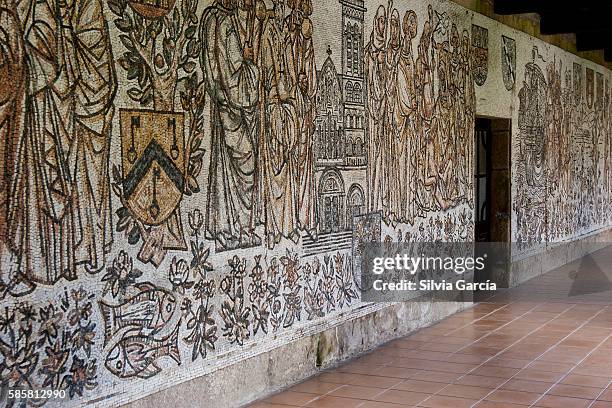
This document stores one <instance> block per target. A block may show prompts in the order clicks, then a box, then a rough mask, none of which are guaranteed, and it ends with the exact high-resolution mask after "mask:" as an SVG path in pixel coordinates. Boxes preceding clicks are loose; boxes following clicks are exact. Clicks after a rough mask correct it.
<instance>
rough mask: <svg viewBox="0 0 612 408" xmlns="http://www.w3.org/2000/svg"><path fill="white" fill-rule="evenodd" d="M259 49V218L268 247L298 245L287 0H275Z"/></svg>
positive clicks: (295, 139) (296, 130) (295, 124)
mask: <svg viewBox="0 0 612 408" xmlns="http://www.w3.org/2000/svg"><path fill="white" fill-rule="evenodd" d="M269 15H270V17H269V18H267V19H265V20H264V25H263V26H264V29H263V32H262V36H261V41H260V46H259V56H258V60H257V62H258V65H259V67H260V71H261V85H260V92H261V96H262V98H261V101H260V132H259V136H260V138H259V156H258V159H259V160H258V172H257V176H258V181H259V200H260V206H261V207H260V212H259V213H260V217H261V221H262V222H263V225H264V229H265V234H266V240H267V241H266V242H267V244H268V246H269V247H273V246H274V245H275V244H277V243H279V242H280V240H281V238H283V237H284V238H288V239H291V240H293V241H294V242H297V240H298V239H299V233H298V220H297V214H298V207H297V206H298V187H299V186H298V184H297V183H296V180H297V174H298V173H297V170H298V148H299V146H298V140H299V133H300V127H299V121H298V114H297V110H296V104H295V99H294V98H293V97H292V94H291V91H292V89H293V85H294V84H293V79H292V77H291V73H292V72H294V70H295V68H294V61H293V56H292V54H291V51H292V50H291V44H290V42H289V41H288V39H289V37H288V29H287V25H286V24H285V15H284V0H274V2H273V10H272V11H271V12H270V13H269Z"/></svg>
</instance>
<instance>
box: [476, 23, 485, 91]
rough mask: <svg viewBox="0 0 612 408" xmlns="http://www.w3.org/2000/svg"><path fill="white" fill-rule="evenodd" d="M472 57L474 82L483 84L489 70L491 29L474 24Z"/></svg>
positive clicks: (479, 84)
mask: <svg viewBox="0 0 612 408" xmlns="http://www.w3.org/2000/svg"><path fill="white" fill-rule="evenodd" d="M472 58H473V60H472V63H473V66H472V69H473V73H474V83H476V85H478V86H482V85H484V83H485V82H486V81H487V73H488V71H489V30H487V29H486V28H484V27H480V26H477V25H475V24H472Z"/></svg>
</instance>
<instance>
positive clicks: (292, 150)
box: [200, 0, 317, 249]
mask: <svg viewBox="0 0 612 408" xmlns="http://www.w3.org/2000/svg"><path fill="white" fill-rule="evenodd" d="M269 3H270V4H267V2H264V1H262V0H257V1H250V0H241V1H237V2H235V1H231V0H223V1H217V2H216V3H215V4H213V5H212V6H210V7H208V8H207V9H206V10H205V11H204V14H203V16H202V20H201V23H200V38H201V40H202V54H201V66H202V71H203V74H204V81H205V86H206V89H207V91H208V94H209V96H210V98H211V132H212V134H211V139H212V140H211V149H212V151H211V159H210V160H211V166H210V173H209V190H208V203H207V204H208V205H207V209H206V211H207V212H206V234H207V238H209V239H211V240H214V241H216V244H217V248H218V249H235V248H240V247H250V246H257V245H260V244H261V238H260V236H258V235H257V233H256V232H255V230H256V228H257V227H258V226H259V225H263V227H264V235H265V240H266V244H267V245H268V247H273V246H274V245H275V244H277V243H278V242H280V240H281V238H283V237H284V238H287V239H291V240H293V241H294V242H296V243H297V241H298V239H299V237H300V231H306V232H308V233H310V234H314V233H315V230H316V189H315V179H314V158H313V143H314V140H313V137H314V116H315V113H316V110H315V105H314V103H315V94H316V89H317V83H316V82H317V72H316V67H315V60H314V47H313V41H312V34H313V25H312V21H311V20H310V18H309V17H310V15H311V14H312V2H311V0H292V1H288V2H286V3H287V4H286V5H285V1H281V0H273V1H271V2H269Z"/></svg>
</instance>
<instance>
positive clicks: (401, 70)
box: [395, 10, 418, 224]
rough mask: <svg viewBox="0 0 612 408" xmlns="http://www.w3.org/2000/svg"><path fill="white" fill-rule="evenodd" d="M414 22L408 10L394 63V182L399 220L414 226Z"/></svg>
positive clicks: (412, 15)
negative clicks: (397, 190) (396, 162)
mask: <svg viewBox="0 0 612 408" xmlns="http://www.w3.org/2000/svg"><path fill="white" fill-rule="evenodd" d="M417 25H418V20H417V16H416V13H415V12H414V11H412V10H410V11H407V12H406V14H405V15H404V24H403V33H404V41H403V44H402V51H401V55H400V58H399V62H398V73H397V82H398V83H397V102H396V105H395V106H396V118H397V119H396V120H397V122H398V131H399V138H400V144H399V146H400V148H399V152H398V153H399V168H398V177H397V178H396V180H397V181H396V183H398V184H397V188H400V187H401V189H400V192H401V196H400V200H401V207H400V209H401V218H402V219H403V220H404V221H405V222H408V223H411V224H412V223H414V220H415V217H416V216H417V201H416V200H417V197H416V187H417V179H416V177H417V174H416V160H417V158H416V153H417V152H416V149H415V146H416V143H417V140H416V139H417V133H416V119H417V118H416V116H417V112H416V109H417V100H416V90H415V80H416V77H415V66H414V57H413V55H412V40H413V39H414V38H415V37H416V34H417Z"/></svg>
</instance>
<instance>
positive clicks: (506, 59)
mask: <svg viewBox="0 0 612 408" xmlns="http://www.w3.org/2000/svg"><path fill="white" fill-rule="evenodd" d="M501 39H502V44H501V45H502V52H501V58H502V61H501V63H502V76H503V79H504V86H505V87H506V89H507V90H508V91H511V90H512V88H514V84H515V83H516V41H515V40H514V38H509V37H506V36H505V35H502V37H501Z"/></svg>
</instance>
